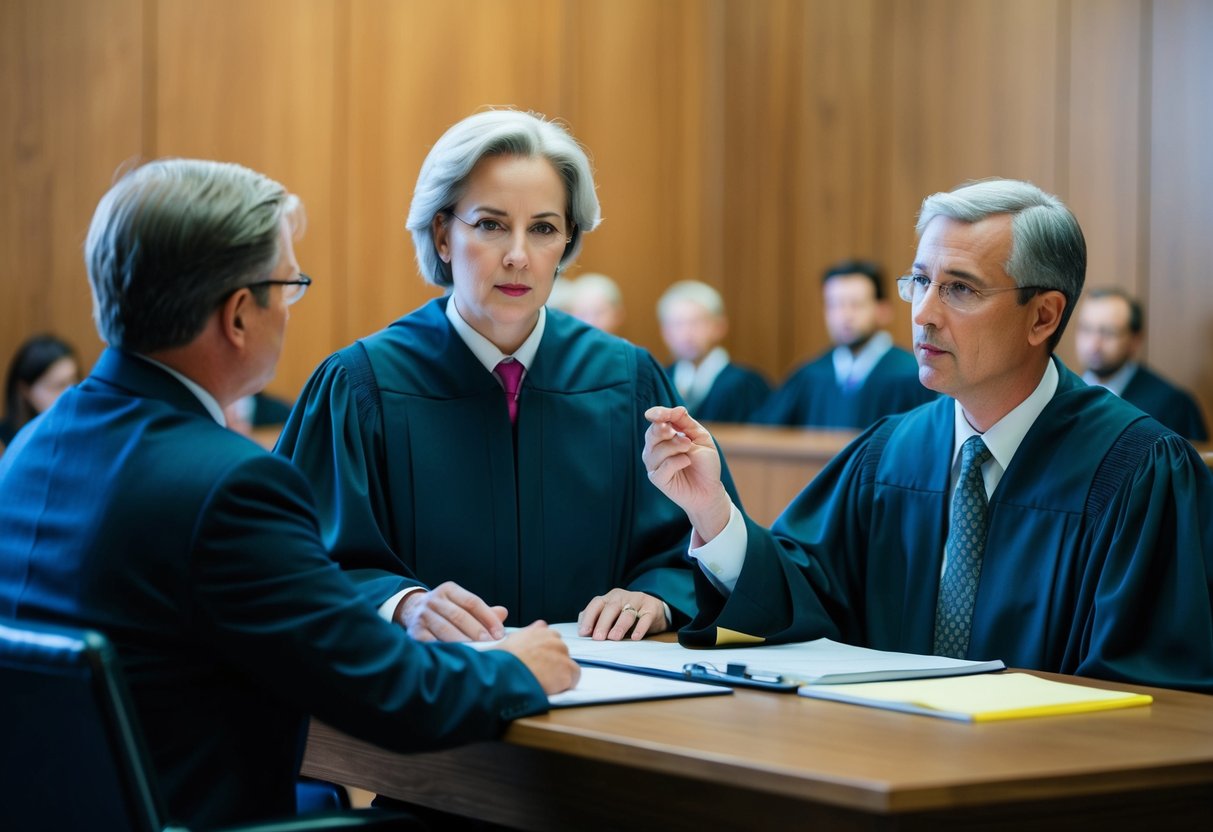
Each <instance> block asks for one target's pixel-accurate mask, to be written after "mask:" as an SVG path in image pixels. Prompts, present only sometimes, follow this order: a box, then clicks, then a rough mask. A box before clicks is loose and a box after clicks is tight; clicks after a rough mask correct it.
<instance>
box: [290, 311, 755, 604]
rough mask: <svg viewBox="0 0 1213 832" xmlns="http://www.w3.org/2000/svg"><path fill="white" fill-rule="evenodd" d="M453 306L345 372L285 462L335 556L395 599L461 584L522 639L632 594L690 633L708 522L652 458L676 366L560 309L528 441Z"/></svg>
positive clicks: (361, 354)
mask: <svg viewBox="0 0 1213 832" xmlns="http://www.w3.org/2000/svg"><path fill="white" fill-rule="evenodd" d="M446 304H447V299H446V298H442V299H438V300H434V301H431V302H430V303H428V304H426V305H425V306H423V307H421V308H420V309H418V310H416V311H414V312H413V313H411V314H409V315H407V316H405V317H404V318H401V319H400V320H398V321H396V322H395V323H393V324H392V325H391V326H389V327H388V328H387V329H385V330H383V331H381V332H379V333H376V334H374V335H372V336H370V337H368V338H365V339H362V340H360V341H358V342H356V343H355V344H353V345H352V346H350V347H348V348H346V349H345V350H342V351H341V352H338V353H337V354H335V355H333V356H331V357H330V358H329V359H327V360H326V361H325V362H324V363H323V364H321V366H320V367H319V368H318V369H317V370H316V372H315V373H314V374H313V376H312V378H311V380H310V381H309V382H308V384H307V386H306V388H305V389H304V391H303V394H302V396H301V397H300V399H299V402H298V403H297V404H296V406H295V409H294V411H293V412H292V414H291V417H290V419H289V420H288V421H287V424H286V427H285V429H284V430H283V433H282V437H281V439H280V440H279V443H278V447H277V452H278V453H280V454H284V455H286V456H289V457H290V458H291V459H292V460H293V461H294V462H295V463H296V465H298V466H299V467H300V468H301V469H302V470H303V472H304V475H305V476H306V477H307V479H308V480H309V481H310V482H311V484H312V487H313V489H314V490H315V492H316V494H317V502H318V503H319V511H320V517H321V526H322V529H323V534H324V538H325V542H326V543H327V544H328V545H329V548H330V549H331V550H332V551H333V555H334V557H335V558H336V559H337V560H338V561H339V562H340V563H341V565H342V566H343V567H344V568H345V569H347V570H349V571H350V572H351V575H352V576H353V577H354V578H355V580H356V581H361V582H362V584H363V586H364V588H365V591H366V592H367V594H368V597H371V598H372V599H376V598H377V600H379V601H382V600H385V599H386V598H387V597H389V596H390V595H391V594H392V592H394V591H395V584H396V583H397V582H398V577H397V576H400V575H404V576H406V577H409V578H413V579H415V580H416V581H417V582H418V583H421V584H424V585H427V586H435V585H437V584H438V583H441V582H442V581H447V580H453V581H456V582H457V583H459V584H460V585H462V586H464V587H466V588H467V589H469V590H471V591H472V592H475V593H476V594H478V595H479V596H480V597H482V598H483V599H484V600H485V601H486V602H487V603H489V604H501V605H504V606H505V607H507V608H508V609H509V611H510V620H509V623H511V624H525V623H528V622H530V621H532V620H534V619H536V618H543V619H545V620H547V621H574V620H576V617H577V613H579V612H580V611H581V610H582V609H583V608H584V607H585V605H586V604H587V603H589V601H590V599H591V598H592V597H594V596H595V595H599V594H602V593H603V592H606V591H607V590H609V589H611V588H612V587H616V586H622V587H626V588H629V589H633V590H640V591H644V592H648V593H651V594H653V595H656V596H659V597H661V598H662V599H663V600H665V601H666V602H667V603H668V604H669V605H670V607H671V612H673V613H674V615H675V617H676V619H677V621H678V622H685V621H686V620H688V619H689V618H690V616H691V615H693V613H694V589H693V579H692V573H693V566H692V565H691V564H690V563H689V561H688V560H687V558H686V551H687V545H688V542H689V535H690V524H689V523H688V521H687V519H686V516H685V515H684V514H683V512H682V511H681V510H680V509H679V508H678V507H677V506H675V505H674V504H673V503H672V502H670V501H669V500H668V499H666V497H665V496H664V495H663V494H661V492H659V491H658V490H657V489H656V488H654V487H653V485H652V484H651V483H650V482H649V480H648V475H647V472H646V471H645V468H644V463H643V462H642V461H641V458H640V453H641V450H642V448H643V447H644V430H645V428H646V427H647V422H645V420H644V416H643V414H644V411H645V410H646V409H647V408H649V407H651V406H653V405H657V404H660V405H666V406H673V405H677V404H680V403H681V399H679V397H678V393H677V392H676V391H675V390H674V387H673V385H672V384H671V383H670V381H669V379H668V378H667V377H666V374H665V373H664V372H663V371H662V369H661V367H660V366H659V365H658V364H657V363H656V362H655V361H654V360H653V358H652V357H651V356H650V355H649V354H648V353H647V352H646V351H644V350H642V349H640V348H638V347H635V346H633V345H631V344H629V343H628V342H626V341H624V340H622V339H620V338H616V337H614V336H610V335H607V334H605V333H603V332H601V331H599V330H597V329H595V328H593V327H589V326H586V325H585V324H582V323H581V322H579V321H577V320H576V319H574V318H572V317H571V316H568V315H565V314H564V313H562V312H558V311H555V310H552V309H549V310H548V317H547V325H546V328H545V330H544V334H543V339H542V340H541V342H540V345H539V350H538V352H537V353H536V356H535V361H534V362H533V363H534V366H532V367H530V368H528V371H527V374H526V377H525V378H524V379H523V384H522V389H521V391H520V398H519V402H518V405H519V406H518V424H517V426H516V431H515V430H514V429H513V426H511V424H510V420H509V415H508V412H507V410H506V403H505V397H504V396H503V394H502V390H501V385H500V384H499V383H498V382H497V379H496V378H495V377H494V376H493V375H492V374H491V373H489V372H487V371H486V370H485V369H484V366H483V365H482V364H481V363H480V362H479V361H478V360H477V359H476V357H475V356H474V355H473V354H472V352H471V350H469V349H468V348H467V345H466V344H464V343H463V341H462V339H460V337H459V335H458V334H457V333H456V332H455V331H454V330H453V329H452V328H451V325H450V322H449V321H448V320H447V318H446V313H445V308H446ZM376 400H377V401H378V405H376ZM515 432H516V436H515ZM515 443H516V444H517V457H516V459H515ZM726 480H727V474H726ZM731 490H732V488H731V484H730V491H731ZM384 544H386V548H388V549H389V550H390V551H389V552H388V553H387V554H388V556H387V557H374V556H368V555H367V553H368V552H375V551H376V549H379V550H382V549H383V548H384ZM389 576H390V577H389ZM385 579H386V584H381V582H382V581H384V580H385Z"/></svg>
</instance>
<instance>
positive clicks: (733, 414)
mask: <svg viewBox="0 0 1213 832" xmlns="http://www.w3.org/2000/svg"><path fill="white" fill-rule="evenodd" d="M657 318H658V319H659V320H660V321H661V337H662V338H664V339H665V343H666V346H667V347H669V348H670V353H671V354H672V355H673V356H674V363H673V364H671V365H670V366H669V367H667V368H666V372H667V373H668V374H669V376H670V379H671V380H672V381H673V382H674V386H675V387H677V388H678V393H679V394H680V395H681V396H682V400H683V401H684V402H686V405H687V409H688V410H690V411H691V412H692V413H694V414H695V416H696V418H698V419H701V420H703V421H705V422H748V421H749V420H750V417H751V416H752V415H753V414H754V411H755V410H757V409H758V408H759V407H761V406H762V403H763V402H765V401H766V400H767V396H769V395H770V394H771V385H770V384H768V383H767V380H766V379H765V378H764V377H763V376H762V374H761V373H759V372H758V371H757V370H751V369H750V368H748V367H743V366H742V365H740V364H735V363H733V361H732V360H731V359H730V358H729V354H728V352H726V351H725V349H724V347H723V346H722V345H723V343H724V336H725V335H726V334H727V333H728V331H729V319H728V318H727V317H726V316H725V314H724V301H723V300H722V299H721V297H720V293H719V292H717V291H716V290H715V289H713V288H712V287H711V286H709V285H707V284H706V283H700V282H699V281H698V280H680V281H678V282H677V283H675V284H674V285H672V286H671V287H670V288H668V289H666V290H665V293H664V294H663V295H662V296H661V299H660V300H658V301H657Z"/></svg>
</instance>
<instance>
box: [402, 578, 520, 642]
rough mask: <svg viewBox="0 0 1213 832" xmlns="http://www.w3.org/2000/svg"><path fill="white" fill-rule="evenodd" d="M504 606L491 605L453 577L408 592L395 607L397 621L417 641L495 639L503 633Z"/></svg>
mask: <svg viewBox="0 0 1213 832" xmlns="http://www.w3.org/2000/svg"><path fill="white" fill-rule="evenodd" d="M506 615H507V612H506V608H505V607H490V606H489V605H488V604H486V603H485V602H484V601H482V600H481V599H480V596H478V595H475V594H473V593H471V592H468V591H467V590H466V589H464V588H463V587H461V586H460V585H459V584H457V583H455V582H454V581H447V582H446V583H444V584H439V585H438V586H436V587H434V588H433V589H431V590H429V591H428V592H411V593H409V594H408V595H406V596H405V597H404V599H403V600H401V602H400V605H399V606H398V607H397V608H396V616H395V619H396V622H397V623H399V624H401V625H402V626H403V627H404V628H405V629H406V630H408V633H409V635H410V636H412V637H413V638H415V639H417V640H418V641H494V640H496V639H499V638H503V637H504V636H505V626H504V623H503V622H504V621H505V617H506Z"/></svg>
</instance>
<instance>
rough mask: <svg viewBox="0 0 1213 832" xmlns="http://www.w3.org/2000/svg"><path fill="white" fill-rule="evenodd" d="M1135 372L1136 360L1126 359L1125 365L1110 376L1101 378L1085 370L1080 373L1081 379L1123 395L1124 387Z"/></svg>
mask: <svg viewBox="0 0 1213 832" xmlns="http://www.w3.org/2000/svg"><path fill="white" fill-rule="evenodd" d="M1136 372H1137V362H1136V361H1126V362H1125V365H1124V366H1123V367H1121V368H1120V369H1119V370H1117V371H1116V372H1114V373H1113V374H1112V375H1111V376H1109V377H1108V378H1105V379H1101V378H1099V377H1098V376H1096V375H1095V373H1093V372H1091V371H1090V370H1087V371H1086V372H1085V373H1083V374H1082V380H1083V381H1085V382H1086V383H1087V384H1090V385H1091V386H1093V387H1096V386H1097V387H1106V388H1107V389H1108V390H1110V391H1112V392H1113V393H1115V394H1116V395H1118V396H1124V394H1125V388H1126V387H1128V386H1129V382H1130V381H1131V380H1132V379H1133V375H1134V374H1135V373H1136Z"/></svg>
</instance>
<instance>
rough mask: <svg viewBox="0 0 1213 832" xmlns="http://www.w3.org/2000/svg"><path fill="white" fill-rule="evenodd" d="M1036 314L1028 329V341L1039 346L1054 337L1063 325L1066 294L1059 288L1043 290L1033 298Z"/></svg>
mask: <svg viewBox="0 0 1213 832" xmlns="http://www.w3.org/2000/svg"><path fill="white" fill-rule="evenodd" d="M1032 302H1033V305H1034V306H1035V309H1036V315H1035V316H1034V317H1033V318H1032V326H1031V329H1030V330H1029V331H1028V343H1030V344H1031V345H1032V346H1034V347H1035V346H1039V345H1040V344H1043V343H1044V342H1046V341H1048V340H1049V339H1050V338H1052V337H1053V333H1054V332H1056V331H1057V327H1059V326H1060V325H1061V315H1062V313H1063V312H1065V310H1066V296H1065V295H1063V294H1062V293H1061V292H1059V291H1057V290H1055V289H1054V290H1051V291H1046V292H1041V293H1039V294H1038V295H1036V296H1035V297H1034V298H1032Z"/></svg>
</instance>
